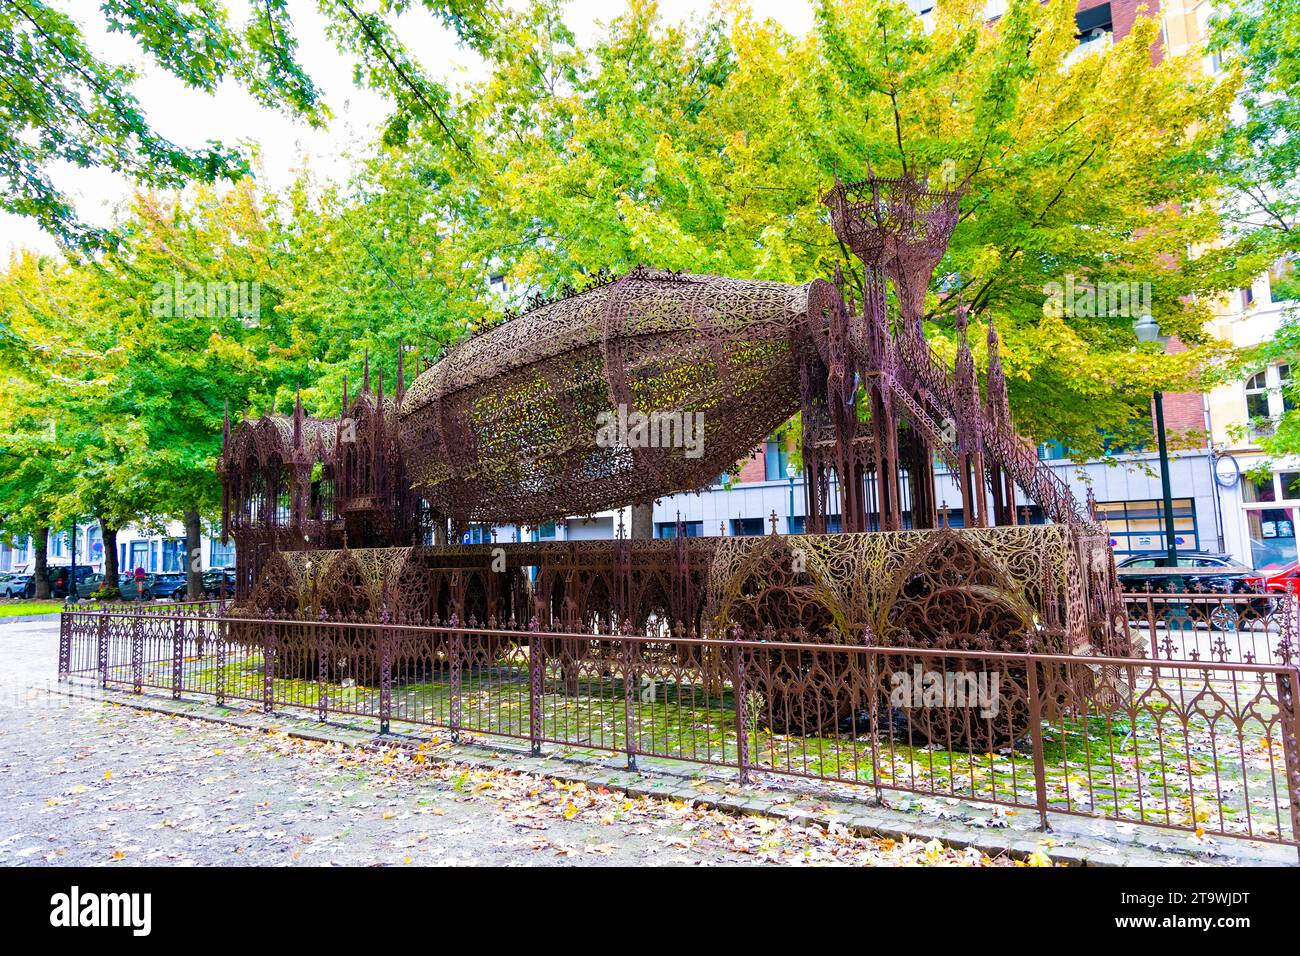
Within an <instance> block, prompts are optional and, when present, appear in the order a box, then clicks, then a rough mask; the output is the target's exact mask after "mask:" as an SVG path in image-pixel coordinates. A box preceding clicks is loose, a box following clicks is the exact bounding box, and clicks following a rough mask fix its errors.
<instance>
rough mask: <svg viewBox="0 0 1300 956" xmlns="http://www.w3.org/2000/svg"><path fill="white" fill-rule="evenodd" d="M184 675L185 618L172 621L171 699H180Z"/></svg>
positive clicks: (178, 617)
mask: <svg viewBox="0 0 1300 956" xmlns="http://www.w3.org/2000/svg"><path fill="white" fill-rule="evenodd" d="M184 676H185V619H184V618H183V617H180V616H179V615H178V616H177V617H176V619H175V620H174V621H172V699H173V700H180V699H181V688H182V686H183V684H184Z"/></svg>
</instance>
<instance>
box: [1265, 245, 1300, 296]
mask: <svg viewBox="0 0 1300 956" xmlns="http://www.w3.org/2000/svg"><path fill="white" fill-rule="evenodd" d="M1268 291H1269V296H1270V297H1271V298H1272V300H1273V301H1274V302H1293V301H1295V300H1296V299H1300V269H1297V268H1296V263H1295V260H1294V259H1291V258H1289V257H1286V256H1284V257H1282V258H1281V259H1278V260H1277V262H1275V263H1273V265H1272V266H1270V267H1269V270H1268Z"/></svg>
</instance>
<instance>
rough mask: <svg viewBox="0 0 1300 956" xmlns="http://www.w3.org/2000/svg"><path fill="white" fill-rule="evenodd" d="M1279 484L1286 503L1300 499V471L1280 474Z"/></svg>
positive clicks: (1278, 477)
mask: <svg viewBox="0 0 1300 956" xmlns="http://www.w3.org/2000/svg"><path fill="white" fill-rule="evenodd" d="M1277 483H1278V485H1279V487H1280V488H1281V491H1282V499H1283V500H1284V501H1294V500H1296V499H1300V471H1282V472H1278V476H1277Z"/></svg>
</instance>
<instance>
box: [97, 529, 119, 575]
mask: <svg viewBox="0 0 1300 956" xmlns="http://www.w3.org/2000/svg"><path fill="white" fill-rule="evenodd" d="M99 532H100V534H101V535H102V536H103V538H104V583H103V585H101V587H110V588H115V587H117V578H118V566H117V529H116V528H114V527H112V526H111V525H110V524H109V523H108V522H107V521H105V520H104V519H103V518H100V519H99Z"/></svg>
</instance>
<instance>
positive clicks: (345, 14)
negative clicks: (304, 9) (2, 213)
mask: <svg viewBox="0 0 1300 956" xmlns="http://www.w3.org/2000/svg"><path fill="white" fill-rule="evenodd" d="M423 5H424V6H425V7H427V8H428V9H430V10H431V11H433V12H434V13H435V14H436V15H437V16H438V17H440V18H441V19H442V20H443V21H444V22H446V23H447V24H449V25H451V26H452V27H453V28H454V29H456V30H457V32H458V33H459V35H460V36H461V37H462V38H463V39H466V40H467V41H470V42H479V43H481V42H483V41H482V37H484V36H486V35H487V32H488V31H489V29H490V17H489V15H488V12H487V10H486V5H485V3H484V2H483V0H423ZM320 6H321V9H322V11H323V12H324V13H325V14H326V17H327V23H328V28H329V31H330V33H331V34H332V35H333V36H334V38H335V39H336V41H337V43H338V46H339V49H340V51H341V52H344V53H354V54H356V55H358V56H359V57H360V59H361V63H362V68H361V69H359V70H358V73H357V79H358V81H359V82H365V83H366V84H367V85H369V86H371V87H373V88H376V89H379V90H381V91H382V92H385V93H387V94H389V95H390V96H391V97H392V98H393V99H394V101H395V110H396V112H395V115H394V118H393V121H392V122H391V123H390V132H392V135H396V132H395V131H397V130H400V131H401V132H402V135H403V136H404V135H406V133H408V132H409V131H410V130H411V129H412V128H415V129H423V128H424V127H425V126H426V125H427V126H429V127H434V128H436V129H438V130H439V132H440V134H441V135H445V136H447V137H449V138H454V134H453V133H452V130H451V126H450V123H451V120H450V119H449V117H447V116H445V115H443V111H444V110H445V101H446V92H445V90H443V88H442V87H441V86H440V85H438V84H437V83H435V82H433V81H432V80H431V79H429V77H428V76H427V75H426V74H425V73H424V71H423V70H422V69H421V68H420V67H419V65H418V63H417V62H416V61H415V59H414V58H413V57H412V56H411V55H410V54H409V53H408V52H407V50H406V49H405V47H404V45H403V44H402V43H401V42H400V40H399V39H398V38H397V35H396V34H395V32H394V31H393V30H392V28H391V27H390V26H389V25H388V23H387V21H386V19H385V14H387V13H392V12H395V11H402V10H405V9H407V8H409V7H410V6H411V0H384V2H383V3H382V4H381V5H380V10H379V11H378V12H360V11H358V10H357V8H356V6H355V4H354V3H353V2H350V0H320ZM99 13H100V15H101V16H102V18H103V26H104V27H105V28H106V29H108V30H109V31H112V32H117V33H125V34H128V35H129V36H131V37H132V39H134V40H135V42H136V44H137V45H138V46H139V47H140V49H141V51H142V52H144V53H146V54H148V55H149V56H150V57H151V58H152V59H153V60H154V61H155V62H156V63H157V64H158V65H159V66H160V67H161V68H162V69H164V70H166V71H167V72H168V73H170V74H172V75H173V76H175V77H177V78H179V79H180V80H182V81H183V82H184V83H185V84H186V85H187V86H189V87H191V88H193V89H195V90H200V91H203V92H206V93H212V92H213V91H215V90H216V88H217V86H218V85H219V84H220V83H222V82H223V81H225V80H233V81H235V82H237V83H239V84H240V85H242V86H243V87H245V88H246V89H247V90H248V91H249V92H250V93H251V94H252V95H253V97H254V98H255V99H256V100H257V101H258V102H260V103H262V104H264V105H266V106H269V107H273V108H276V109H278V110H281V111H283V112H285V113H286V114H288V115H290V116H294V117H297V118H300V119H302V120H305V121H306V122H308V123H310V124H312V125H321V124H323V123H324V121H325V120H326V118H327V117H328V115H329V113H328V109H327V108H326V106H325V103H324V101H323V100H322V98H321V93H320V91H319V90H318V89H317V87H316V85H315V83H314V82H313V81H312V79H311V78H310V77H309V76H308V75H307V74H306V73H305V72H304V71H303V69H302V67H301V66H300V65H299V63H298V61H297V56H296V51H297V40H296V38H295V35H294V25H293V22H292V20H291V18H290V16H289V12H288V4H287V0H250V2H249V3H248V18H247V21H246V24H245V25H244V26H243V27H242V28H239V27H235V26H233V25H232V22H231V16H230V14H229V12H228V11H227V9H226V4H225V3H224V2H222V0H190V2H185V0H152V2H148V3H144V2H140V0H104V2H103V3H102V4H100V9H99ZM0 78H2V79H3V82H0V208H3V209H5V210H7V211H9V212H12V213H15V214H17V215H20V216H27V217H30V218H32V219H34V220H35V221H36V222H38V223H39V224H40V225H41V226H42V228H44V229H45V230H46V231H47V232H49V233H50V234H51V235H53V236H55V237H57V238H58V239H59V240H60V241H61V242H63V243H64V244H66V245H68V246H70V247H72V248H76V249H82V250H85V249H92V248H97V247H100V246H103V245H104V244H106V243H108V242H110V241H111V240H112V236H111V233H109V232H105V231H104V230H99V229H94V228H90V227H88V226H86V225H85V224H83V223H82V222H81V221H80V220H79V219H78V217H77V214H76V211H75V209H74V208H73V205H72V202H71V200H69V198H68V197H67V196H66V195H64V194H63V193H61V192H60V191H59V190H58V188H57V187H56V186H55V185H54V182H53V180H52V179H51V178H50V167H51V166H52V165H54V164H55V163H57V162H59V161H66V162H70V163H73V164H75V165H77V166H82V167H88V166H100V167H104V168H107V169H111V170H114V171H116V172H120V173H124V174H126V175H128V176H130V177H131V178H132V179H133V180H135V181H136V182H138V183H140V184H142V185H147V186H153V187H181V186H184V185H185V184H187V183H189V182H204V183H210V182H213V181H215V180H219V179H221V180H230V181H233V180H236V179H238V178H240V177H242V176H244V175H246V174H247V173H248V163H247V157H246V156H245V155H244V153H243V152H241V151H240V150H238V149H235V148H233V147H230V146H224V145H221V144H219V143H209V144H208V145H207V146H205V147H202V148H199V149H186V148H183V147H181V146H178V145H177V144H176V143H173V142H172V141H170V140H168V139H167V138H166V137H165V136H163V135H162V134H160V133H158V132H157V131H156V130H154V128H153V127H152V125H151V124H150V122H149V120H148V118H147V117H146V116H145V114H144V111H143V110H142V109H141V107H140V104H139V101H138V100H137V99H136V97H135V95H134V93H133V92H132V88H133V86H134V84H135V81H136V80H137V79H138V75H137V72H136V71H135V70H134V69H133V68H131V67H128V66H123V65H117V64H112V63H108V62H106V61H104V60H102V59H100V58H99V57H98V56H96V55H95V54H94V53H93V51H92V50H91V49H90V47H89V46H88V44H87V42H86V39H85V35H84V33H83V30H82V28H81V27H80V26H79V25H78V23H77V21H75V20H74V19H73V18H72V17H70V16H68V15H66V14H64V13H62V12H60V11H59V10H56V9H54V8H53V7H52V6H50V5H49V4H48V3H47V2H46V0H8V2H7V3H5V4H4V5H3V6H0Z"/></svg>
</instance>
